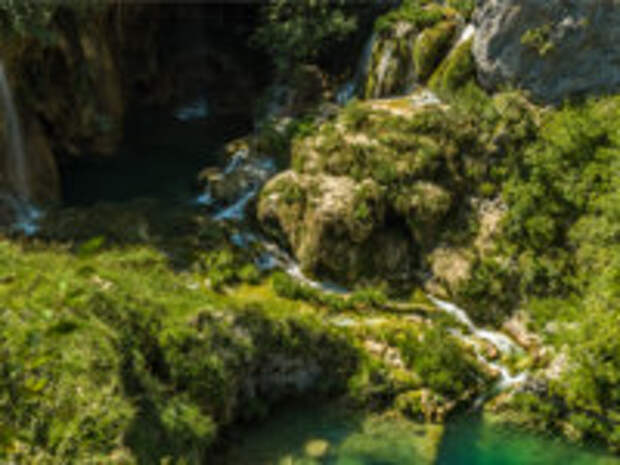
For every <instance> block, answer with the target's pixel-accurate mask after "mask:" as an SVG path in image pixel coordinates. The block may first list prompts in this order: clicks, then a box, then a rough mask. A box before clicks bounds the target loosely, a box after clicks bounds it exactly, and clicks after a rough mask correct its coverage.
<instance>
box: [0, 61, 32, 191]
mask: <svg viewBox="0 0 620 465" xmlns="http://www.w3.org/2000/svg"><path fill="white" fill-rule="evenodd" d="M0 97H1V103H2V113H3V115H4V121H5V128H6V131H5V138H6V142H7V149H6V160H5V165H6V169H5V172H6V177H7V179H6V180H5V183H6V184H8V185H9V187H10V188H11V189H12V190H13V191H14V193H15V194H16V195H17V196H18V197H19V198H20V199H22V200H24V201H28V200H30V197H31V189H30V184H29V180H28V177H29V176H28V167H27V160H26V151H25V150H24V143H23V138H22V131H21V126H20V123H19V116H18V115H17V110H16V108H15V102H14V100H13V93H12V92H11V87H10V86H9V81H8V78H7V75H6V72H5V70H4V65H3V64H2V63H0Z"/></svg>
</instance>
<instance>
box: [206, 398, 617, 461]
mask: <svg viewBox="0 0 620 465" xmlns="http://www.w3.org/2000/svg"><path fill="white" fill-rule="evenodd" d="M210 463H211V462H210ZM214 464H215V465H242V464H243V465H245V464H248V465H249V464H251V465H620V458H618V457H613V456H611V455H608V454H605V453H602V452H595V451H593V450H586V449H584V448H579V447H576V446H573V445H569V444H567V443H565V442H563V441H560V440H558V439H552V438H546V437H541V436H535V435H532V434H524V433H519V432H516V431H511V430H509V429H505V428H498V427H491V426H485V425H484V424H483V422H482V421H481V420H480V419H479V418H477V417H474V416H470V417H463V418H461V419H459V420H456V421H453V422H452V423H450V424H449V425H448V426H447V427H446V428H445V430H444V431H443V434H442V430H441V428H440V427H434V428H431V429H425V428H424V427H423V426H421V425H415V424H413V423H410V422H407V421H403V420H402V419H400V418H396V417H379V416H361V415H359V414H355V413H352V412H348V411H346V410H343V409H339V408H333V407H324V408H315V407H313V406H311V405H306V406H289V407H283V408H280V409H279V411H278V412H275V414H273V415H272V416H271V417H270V419H269V420H267V421H266V422H264V423H263V424H261V425H256V426H253V427H248V428H246V429H244V430H242V431H237V432H236V433H235V435H234V436H233V437H231V438H230V439H229V441H228V447H227V449H226V451H225V452H224V453H222V454H221V455H220V456H219V457H217V458H216V459H215V461H214Z"/></svg>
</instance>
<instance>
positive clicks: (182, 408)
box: [0, 240, 356, 464]
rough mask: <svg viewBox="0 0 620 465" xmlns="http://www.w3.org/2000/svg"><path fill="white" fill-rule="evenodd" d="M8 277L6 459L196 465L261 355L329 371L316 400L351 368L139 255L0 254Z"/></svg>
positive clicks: (324, 334) (294, 326) (6, 249)
mask: <svg viewBox="0 0 620 465" xmlns="http://www.w3.org/2000/svg"><path fill="white" fill-rule="evenodd" d="M225 262H226V263H227V262H228V258H222V256H220V255H218V256H217V257H216V258H213V263H217V264H218V265H222V263H225ZM9 263H10V265H8V264H9ZM210 263H211V262H210ZM9 268H10V270H11V278H10V279H3V280H2V284H0V300H2V302H3V305H4V310H3V312H2V316H3V317H2V322H1V323H0V352H1V353H2V354H3V356H2V358H1V359H0V370H2V373H3V374H4V376H3V377H2V381H0V384H1V387H2V391H3V392H6V393H10V395H8V397H3V398H2V400H0V411H1V412H2V415H1V418H2V420H1V421H0V427H1V429H2V437H3V441H2V443H0V456H1V457H2V458H3V459H4V458H6V459H11V458H16V457H20V460H23V461H27V462H30V461H31V458H33V457H35V456H36V457H37V460H43V463H58V462H57V460H59V461H62V462H63V463H72V462H75V463H80V462H82V461H91V460H98V461H99V462H100V463H124V464H126V463H159V461H160V460H161V459H164V458H165V457H169V458H171V459H173V460H177V459H179V460H180V459H183V458H184V459H185V460H187V462H188V463H199V462H200V461H201V460H203V459H204V458H205V454H206V453H207V450H208V449H209V446H210V444H212V442H213V441H214V439H215V437H216V436H215V434H216V432H217V430H218V429H219V428H220V427H222V426H224V425H226V424H227V423H229V422H230V421H232V420H233V419H234V418H236V417H237V416H238V415H241V414H242V413H243V409H244V405H245V403H244V402H245V401H244V399H243V397H237V395H236V394H235V393H236V392H238V386H239V385H240V384H239V383H241V382H245V381H247V380H248V379H249V377H250V376H251V375H250V373H251V372H252V370H254V369H257V370H258V369H260V367H261V360H263V357H264V354H266V353H269V351H281V352H282V353H284V354H287V356H291V357H301V358H306V359H308V358H312V359H314V360H316V361H318V363H319V365H321V366H324V367H328V366H329V368H328V369H329V373H330V382H329V383H327V384H325V385H323V386H321V389H331V388H336V387H337V385H338V384H339V383H340V388H341V389H342V388H343V383H344V382H345V381H346V379H347V377H348V374H347V373H348V372H349V369H350V368H353V367H354V366H355V363H356V362H355V359H356V355H355V353H356V351H355V350H353V348H352V347H351V345H350V344H349V342H347V339H346V336H344V335H343V336H339V335H335V334H334V333H333V332H332V331H331V329H330V328H329V327H327V326H325V325H324V324H323V323H321V321H320V320H316V319H315V318H314V317H313V316H311V315H308V314H299V312H298V308H294V309H291V308H289V307H287V306H286V305H284V304H282V303H279V304H275V303H274V304H272V305H268V307H269V308H263V307H261V306H258V305H255V304H253V305H248V304H241V300H240V301H237V300H235V299H231V298H229V297H225V296H221V295H217V294H214V293H211V292H210V291H209V290H208V289H207V288H205V287H203V286H202V285H201V283H202V282H203V281H204V279H205V275H204V274H194V273H189V272H186V273H181V274H178V273H175V272H174V271H173V270H171V269H170V268H169V267H168V264H167V260H166V258H165V257H164V256H163V255H162V254H161V253H158V252H155V251H154V250H153V249H150V248H148V247H132V248H126V249H109V250H107V251H101V250H99V251H95V250H91V251H89V253H88V254H80V255H73V254H71V253H69V252H67V251H66V250H63V249H62V248H55V247H54V246H51V245H47V246H46V247H45V249H44V250H34V251H28V250H23V249H21V248H20V247H18V246H16V245H13V244H11V243H9V242H7V241H4V240H3V241H0V269H5V270H6V269H9ZM244 270H245V268H242V269H241V271H240V272H239V273H240V274H241V275H243V276H245V275H246V274H252V273H250V272H249V271H248V273H246V272H245V271H244ZM265 303H266V304H267V302H265ZM287 315H288V316H287ZM289 317H290V318H292V319H289ZM319 341H320V343H319ZM330 341H331V342H330ZM332 343H333V344H332ZM340 344H343V347H337V346H339V345H340ZM327 346H330V347H331V348H330V349H329V350H328V351H326V352H323V347H327ZM346 347H348V348H346ZM328 353H329V357H327V354H328ZM339 354H340V355H339ZM332 360H333V361H336V360H339V362H338V365H333V366H332V365H331V363H332V362H331V361H332ZM345 360H348V361H345ZM252 365H254V368H251V366H252ZM347 366H348V367H349V368H347ZM244 367H245V368H244ZM248 370H249V371H248ZM339 373H341V374H342V376H341V375H340V374H339ZM274 389H275V386H274ZM252 411H256V409H253V410H252ZM245 415H246V416H247V412H246V414H245ZM33 418H36V421H33ZM155 438H157V439H155ZM52 457H53V460H52Z"/></svg>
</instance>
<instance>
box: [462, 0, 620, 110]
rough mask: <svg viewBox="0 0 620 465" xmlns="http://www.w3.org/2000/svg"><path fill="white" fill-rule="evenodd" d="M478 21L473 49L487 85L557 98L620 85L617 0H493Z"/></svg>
mask: <svg viewBox="0 0 620 465" xmlns="http://www.w3.org/2000/svg"><path fill="white" fill-rule="evenodd" d="M476 22H477V23H478V24H477V26H478V28H477V31H476V34H475V40H474V47H473V53H474V56H475V60H476V64H477V68H478V73H479V79H480V81H481V83H482V84H483V85H484V86H486V87H487V88H490V89H493V88H497V87H498V86H500V85H502V84H512V85H516V86H519V87H522V88H525V89H528V90H530V91H531V92H532V94H533V95H534V96H535V97H536V98H538V99H540V100H542V101H545V102H553V103H558V102H561V101H562V100H563V99H564V98H566V97H568V96H571V95H582V94H599V93H608V92H614V91H617V90H618V89H620V47H618V44H619V43H620V2H619V1H618V0H604V1H601V0H581V1H565V0H492V1H487V2H484V4H483V6H482V7H481V8H480V9H479V10H478V12H477V14H476Z"/></svg>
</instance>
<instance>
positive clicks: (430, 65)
mask: <svg viewBox="0 0 620 465" xmlns="http://www.w3.org/2000/svg"><path fill="white" fill-rule="evenodd" d="M456 27H457V26H456V23H455V22H453V21H444V22H441V23H439V24H437V25H435V26H433V27H431V28H428V29H425V30H424V31H423V32H422V33H421V34H420V35H419V36H418V37H417V38H416V43H415V48H414V49H413V62H414V64H415V70H416V73H417V75H418V77H419V78H420V80H422V81H424V80H426V79H427V78H428V77H429V76H430V75H431V73H432V72H433V70H434V69H435V68H436V66H437V65H438V64H439V62H440V61H441V59H442V58H443V57H444V55H445V54H446V53H447V51H448V50H449V49H450V46H451V45H452V41H453V38H454V34H455V32H456Z"/></svg>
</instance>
